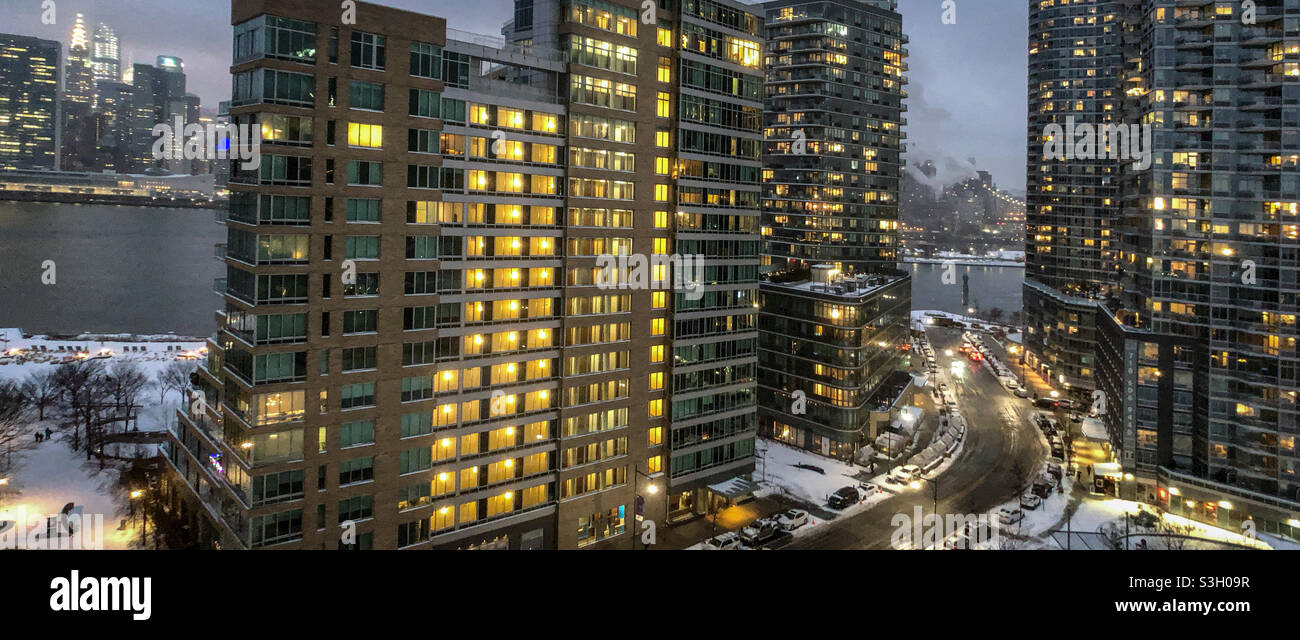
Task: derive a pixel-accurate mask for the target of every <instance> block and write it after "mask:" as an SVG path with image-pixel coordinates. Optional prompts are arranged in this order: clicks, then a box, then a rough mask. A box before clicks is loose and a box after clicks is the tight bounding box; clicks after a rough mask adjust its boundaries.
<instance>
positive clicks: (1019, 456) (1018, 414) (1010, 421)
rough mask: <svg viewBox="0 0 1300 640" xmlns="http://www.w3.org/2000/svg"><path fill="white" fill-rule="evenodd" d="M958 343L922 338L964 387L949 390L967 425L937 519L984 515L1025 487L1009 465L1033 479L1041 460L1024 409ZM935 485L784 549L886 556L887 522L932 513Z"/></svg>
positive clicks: (953, 336)
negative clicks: (962, 365) (956, 368)
mask: <svg viewBox="0 0 1300 640" xmlns="http://www.w3.org/2000/svg"><path fill="white" fill-rule="evenodd" d="M961 335H962V331H961V329H947V328H938V327H936V328H931V329H929V330H928V331H927V336H928V338H929V340H930V345H931V346H932V347H933V348H934V352H935V357H936V360H937V361H938V364H939V366H940V367H946V366H948V363H949V361H951V360H954V359H958V358H960V359H962V360H965V361H966V363H967V367H966V375H965V381H964V382H963V383H960V384H953V385H952V386H953V387H954V388H955V391H956V392H957V403H958V409H959V410H960V411H961V414H962V416H963V417H965V418H966V424H967V431H966V444H965V445H964V447H963V448H962V452H961V454H960V455H959V456H958V457H957V460H956V462H954V463H953V464H952V465H951V466H950V467H949V468H948V470H947V471H945V472H944V473H942V474H941V475H939V477H938V479H937V482H938V497H939V501H938V502H939V505H938V506H939V513H940V514H941V515H947V514H979V513H985V512H987V511H988V510H990V509H992V508H994V507H996V506H998V505H999V504H1001V503H1003V502H1006V501H1007V500H1010V499H1011V498H1012V497H1013V496H1014V495H1015V491H1016V489H1017V488H1018V486H1017V485H1019V486H1024V482H1023V481H1022V482H1019V483H1018V482H1016V481H1015V479H1014V476H1013V473H1014V472H1013V469H1014V468H1015V462H1014V461H1016V460H1020V461H1021V464H1020V468H1021V469H1022V470H1027V472H1028V473H1030V474H1032V472H1033V471H1034V470H1036V469H1037V468H1038V466H1039V465H1040V464H1041V463H1042V461H1043V459H1044V457H1045V456H1046V455H1047V451H1046V449H1045V447H1044V446H1043V444H1042V441H1041V437H1040V435H1039V432H1038V429H1037V427H1035V426H1034V425H1033V424H1032V422H1031V421H1030V414H1031V412H1032V410H1033V407H1032V406H1031V405H1030V404H1029V401H1028V400H1025V399H1022V398H1017V397H1015V396H1013V395H1012V394H1011V393H1010V392H1009V391H1007V390H1006V389H1005V388H1003V387H1002V385H1001V384H1000V383H999V382H998V380H997V378H996V377H994V375H993V374H992V372H991V371H989V369H988V367H987V366H986V365H984V364H983V363H972V362H970V361H969V360H967V359H966V358H965V356H964V355H962V354H961V353H959V352H958V351H957V349H958V347H960V346H961V343H962V339H961ZM945 349H952V350H953V353H954V354H955V356H954V357H953V358H949V357H947V356H944V355H943V354H944V350H945ZM1031 477H1032V475H1031ZM933 482H935V481H933V480H931V481H926V482H925V483H924V485H923V486H922V487H921V488H920V489H918V490H908V489H905V490H903V491H902V492H901V493H900V494H898V495H896V496H894V497H892V498H890V499H888V500H886V501H884V502H881V503H880V504H878V505H876V506H874V507H872V508H870V509H868V510H866V511H864V512H862V513H858V514H855V515H853V516H847V517H845V516H841V517H839V518H836V519H834V520H831V521H830V522H827V523H826V524H825V526H823V527H821V529H820V531H817V532H811V533H810V534H809V535H808V536H807V537H804V538H800V539H799V540H797V541H796V542H795V543H794V544H792V545H790V546H789V547H787V548H789V549H888V548H890V538H891V537H892V535H893V533H894V527H893V526H891V525H890V520H891V519H892V518H893V517H894V515H895V514H897V513H905V514H907V515H908V517H911V516H912V515H913V513H914V510H913V509H914V507H917V506H920V507H921V510H922V513H927V514H928V513H932V512H933V511H934V499H935V494H934V486H933V484H932V483H933Z"/></svg>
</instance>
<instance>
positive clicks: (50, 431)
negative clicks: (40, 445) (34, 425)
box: [45, 427, 54, 440]
mask: <svg viewBox="0 0 1300 640" xmlns="http://www.w3.org/2000/svg"><path fill="white" fill-rule="evenodd" d="M52 433H54V430H53V429H50V428H49V427H45V439H46V440H49V439H50V434H52Z"/></svg>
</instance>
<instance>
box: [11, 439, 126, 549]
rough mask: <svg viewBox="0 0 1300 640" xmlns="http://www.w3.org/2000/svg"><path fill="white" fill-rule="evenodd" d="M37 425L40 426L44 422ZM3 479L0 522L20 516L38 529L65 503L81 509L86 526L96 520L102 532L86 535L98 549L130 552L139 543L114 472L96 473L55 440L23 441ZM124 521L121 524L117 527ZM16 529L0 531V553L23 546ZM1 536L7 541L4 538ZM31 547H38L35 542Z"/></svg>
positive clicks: (23, 538) (24, 535)
mask: <svg viewBox="0 0 1300 640" xmlns="http://www.w3.org/2000/svg"><path fill="white" fill-rule="evenodd" d="M38 424H39V425H41V426H45V425H48V424H49V421H45V422H41V423H38ZM5 477H6V478H7V479H8V482H7V483H6V484H5V486H4V487H0V521H9V522H16V521H17V520H19V519H20V518H25V519H26V521H27V526H26V527H24V529H26V530H27V531H31V530H33V529H37V528H39V529H41V530H42V531H43V530H44V528H45V521H46V517H47V516H51V515H55V514H58V513H59V512H60V511H61V510H62V509H63V507H64V505H66V504H68V503H69V502H71V503H74V504H75V505H77V506H80V507H81V508H82V518H83V522H85V523H86V524H93V523H94V522H95V520H96V518H95V516H96V515H98V516H100V517H101V518H102V525H103V529H102V534H91V535H92V538H93V539H99V540H100V541H101V542H102V544H103V548H104V549H130V548H133V546H135V545H138V544H139V540H140V530H139V529H138V528H134V527H133V526H132V524H131V521H130V518H129V515H128V514H129V512H130V506H129V505H128V504H127V500H128V499H127V497H126V495H125V494H124V493H123V491H122V490H121V489H119V488H118V471H117V469H116V468H114V466H113V465H105V466H104V468H102V469H101V468H100V466H99V463H98V462H97V461H94V460H89V461H88V460H86V456H85V454H84V453H74V452H73V451H72V448H71V447H69V446H68V444H67V443H66V442H63V441H62V440H61V439H59V438H57V437H56V438H55V439H52V440H46V441H44V442H40V443H36V442H34V441H28V442H26V443H24V444H23V446H22V447H21V448H18V449H15V450H14V452H13V465H12V466H11V469H10V471H8V472H6V474H5ZM124 518H125V519H127V520H128V522H127V526H126V527H125V528H124V529H119V528H118V526H119V524H120V523H121V520H122V519H124ZM11 526H12V525H11ZM20 531H21V529H20V528H19V527H13V528H11V529H8V530H7V531H5V532H4V533H0V549H4V548H15V547H16V548H19V549H25V548H29V547H28V544H27V543H28V539H29V538H28V535H29V534H28V533H25V532H24V533H21V534H19V533H18V532H20ZM6 535H8V536H11V537H10V538H8V539H6V537H5V536H6ZM101 536H102V537H101ZM19 538H21V539H19ZM36 548H43V547H42V546H41V545H40V544H38V545H37V547H36Z"/></svg>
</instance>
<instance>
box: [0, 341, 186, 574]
mask: <svg viewBox="0 0 1300 640" xmlns="http://www.w3.org/2000/svg"><path fill="white" fill-rule="evenodd" d="M204 349H205V347H204V343H203V342H202V341H197V340H194V339H189V338H181V337H178V336H131V335H82V336H77V337H76V338H74V339H69V340H64V339H59V340H55V339H51V338H49V337H48V336H29V337H24V336H23V335H22V332H21V331H19V330H17V329H0V379H5V380H12V381H14V382H22V381H23V379H25V378H26V377H27V376H28V375H29V374H32V373H36V372H39V371H43V370H49V369H53V368H55V367H58V366H60V365H61V364H62V363H64V362H65V361H72V360H76V359H87V358H102V359H103V362H104V363H105V365H108V366H111V365H112V364H113V363H115V362H122V361H127V362H132V363H134V364H136V365H138V366H139V367H140V370H141V373H143V374H144V375H145V376H146V377H147V378H148V379H149V380H154V379H156V377H157V376H158V374H159V373H160V372H162V370H163V369H165V368H166V367H167V366H168V365H169V364H171V363H173V362H175V361H177V360H197V359H198V358H201V357H202V356H203V355H204V353H203V351H204ZM180 400H181V398H180V397H179V396H178V394H177V393H175V392H174V391H173V392H172V393H170V394H168V395H167V397H166V398H165V399H163V398H161V397H160V394H159V391H158V389H156V388H146V389H144V390H143V391H141V393H140V395H139V397H138V398H137V402H138V403H139V404H141V405H142V409H141V412H140V417H139V425H138V427H139V429H140V430H141V431H158V430H163V429H166V428H167V425H168V424H169V423H170V421H171V420H172V419H173V418H172V416H173V415H174V413H175V410H176V408H177V407H178V406H179V403H180ZM46 418H47V419H46V420H44V421H37V422H36V423H35V424H34V425H33V426H34V429H33V433H34V432H35V430H36V429H41V430H44V428H46V427H50V428H51V429H54V433H55V436H54V437H53V438H52V439H50V440H46V441H43V442H36V441H35V439H34V438H33V437H31V436H28V437H27V438H25V439H24V440H23V441H22V442H20V443H18V446H17V447H16V448H15V449H14V451H13V453H12V458H11V459H10V460H9V464H8V465H7V467H6V468H7V471H5V472H4V473H3V474H0V478H3V479H4V480H5V482H4V483H3V486H0V522H6V521H7V522H8V523H9V524H8V525H0V529H3V531H0V548H12V547H13V546H17V547H19V548H26V547H27V543H28V538H27V535H28V533H27V532H25V531H23V529H27V530H28V531H30V530H31V529H32V528H33V527H36V526H39V527H40V528H41V529H42V530H44V528H45V522H46V518H47V516H51V515H54V514H58V513H59V512H60V511H61V510H62V509H63V508H64V505H67V504H68V503H72V504H74V505H75V506H77V507H80V508H81V513H82V517H83V518H85V521H86V522H87V523H93V522H94V516H96V515H98V516H99V517H101V518H102V525H103V528H102V538H100V537H99V536H96V535H94V534H91V535H90V537H89V539H88V540H90V541H93V540H95V539H99V540H101V541H102V545H103V548H105V549H127V548H132V547H133V546H134V545H138V544H139V539H140V532H139V529H137V528H133V527H132V525H131V523H130V522H128V523H127V526H126V527H125V528H124V529H121V530H119V529H118V526H119V524H120V522H121V520H122V519H124V518H128V514H129V513H130V505H129V500H128V498H127V496H126V495H125V493H124V490H123V489H122V488H121V487H120V485H119V482H118V473H119V472H118V464H119V463H114V462H106V463H105V464H104V465H103V466H101V465H100V463H99V461H98V460H89V461H88V460H86V457H85V453H84V452H74V451H73V450H72V448H71V447H70V446H69V445H68V443H67V442H65V441H64V440H63V435H62V434H60V433H59V431H58V428H57V424H56V422H55V420H54V419H53V418H51V411H50V409H48V408H47V410H46ZM156 447H157V445H152V444H134V443H110V444H108V445H106V446H105V453H106V454H108V455H110V456H117V457H122V458H131V457H135V456H142V457H149V456H152V455H154V453H155V450H156ZM0 455H3V454H0ZM20 518H23V519H25V520H26V526H25V527H23V526H15V524H14V523H15V521H17V520H18V519H20ZM5 536H8V538H6V537H5ZM19 537H21V539H18V538H19ZM38 546H39V545H38Z"/></svg>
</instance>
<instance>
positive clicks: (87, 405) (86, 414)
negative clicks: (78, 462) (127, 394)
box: [54, 360, 108, 450]
mask: <svg viewBox="0 0 1300 640" xmlns="http://www.w3.org/2000/svg"><path fill="white" fill-rule="evenodd" d="M54 375H55V379H56V380H57V381H58V384H59V388H60V389H62V391H63V394H64V397H65V398H67V401H68V404H70V405H71V406H72V415H73V420H72V448H73V449H74V450H76V449H79V448H80V447H81V427H82V426H85V427H86V429H90V428H91V427H92V426H93V424H94V422H95V420H96V419H97V418H98V417H99V414H100V411H101V410H102V405H103V404H104V401H105V397H106V396H107V395H108V390H107V388H106V385H105V383H104V367H103V365H102V364H101V363H100V361H98V360H80V361H77V362H72V363H69V364H65V365H63V366H61V367H59V368H58V370H56V371H55V374H54Z"/></svg>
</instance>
